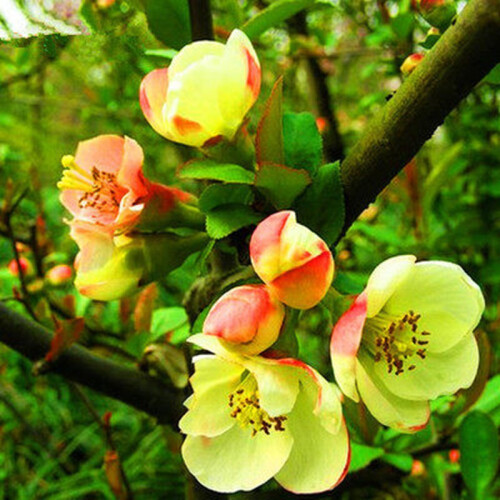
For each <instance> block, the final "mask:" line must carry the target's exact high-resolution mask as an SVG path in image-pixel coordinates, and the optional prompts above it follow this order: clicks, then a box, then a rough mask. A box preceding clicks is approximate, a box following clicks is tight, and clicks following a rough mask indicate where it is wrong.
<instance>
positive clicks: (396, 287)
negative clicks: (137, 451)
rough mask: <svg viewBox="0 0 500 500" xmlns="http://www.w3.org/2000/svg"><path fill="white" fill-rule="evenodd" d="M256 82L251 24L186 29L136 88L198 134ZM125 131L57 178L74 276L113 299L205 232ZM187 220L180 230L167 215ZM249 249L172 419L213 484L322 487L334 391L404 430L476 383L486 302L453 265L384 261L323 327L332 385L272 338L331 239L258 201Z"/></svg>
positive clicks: (222, 131) (153, 106)
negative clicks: (162, 63)
mask: <svg viewBox="0 0 500 500" xmlns="http://www.w3.org/2000/svg"><path fill="white" fill-rule="evenodd" d="M259 89H260V65H259V62H258V59H257V56H256V54H255V52H254V49H253V47H252V45H251V43H250V42H249V40H248V39H247V37H246V36H245V35H244V34H243V33H242V32H240V31H238V30H235V31H234V32H233V33H232V34H231V36H230V38H229V40H228V42H227V44H226V45H223V44H220V43H216V42H208V41H203V42H195V43H193V44H190V45H188V46H186V47H184V48H183V49H182V50H181V51H180V52H179V54H178V55H177V56H176V57H175V58H174V60H173V61H172V64H171V66H170V67H169V68H168V69H159V70H155V71H153V72H151V73H150V74H148V75H147V76H146V77H145V78H144V80H143V82H142V84H141V89H140V103H141V107H142V110H143V112H144V115H145V116H146V118H147V120H148V121H149V123H150V124H151V125H152V127H153V128H154V129H155V130H156V131H157V132H158V133H160V134H161V135H163V136H164V137H166V138H167V139H170V140H173V141H176V142H180V143H183V144H187V145H191V146H195V147H206V146H208V145H211V144H214V142H217V141H219V140H220V139H221V138H226V139H229V140H231V139H233V138H234V136H235V134H236V133H237V131H238V129H239V127H240V126H241V123H242V121H243V118H244V117H245V115H246V113H247V112H248V110H249V109H250V107H251V106H252V105H253V103H254V102H255V100H256V98H257V96H258V93H259ZM142 163H143V152H142V149H141V148H140V146H139V145H138V144H137V143H136V142H135V141H133V140H132V139H130V138H128V137H125V138H122V137H118V136H111V135H106V136H99V137H96V138H94V139H90V140H88V141H84V142H82V143H80V144H79V146H78V149H77V152H76V155H75V157H74V158H73V157H69V156H67V157H64V158H63V165H64V167H65V168H66V170H65V172H64V175H63V179H62V180H61V182H60V183H59V187H60V188H61V189H62V191H63V193H62V195H61V199H62V202H63V204H64V205H65V206H66V207H67V208H68V210H69V211H70V212H71V213H72V215H73V217H74V218H73V220H72V221H71V222H70V226H71V235H72V237H73V238H74V239H75V240H76V242H77V243H78V245H79V247H80V252H79V254H78V256H77V259H76V264H75V267H76V270H77V277H76V286H77V287H78V289H79V290H80V291H81V292H82V293H84V294H86V295H88V296H90V297H92V298H95V299H101V300H111V299H114V298H119V297H122V296H125V295H126V294H128V293H131V292H133V291H134V290H136V289H137V288H138V287H139V286H141V285H144V284H145V283H147V282H148V281H151V280H154V279H156V278H157V277H158V276H161V275H164V274H166V272H168V271H169V270H171V269H172V268H173V267H175V266H177V265H179V264H180V263H181V262H182V261H183V260H184V258H185V257H186V256H187V255H189V254H190V253H192V252H194V251H196V250H198V249H200V248H201V246H202V245H203V244H205V242H206V240H207V236H206V234H205V233H203V232H202V231H200V229H201V228H202V224H203V217H202V216H201V214H200V213H199V212H198V211H197V208H196V200H195V198H194V197H193V196H192V195H191V194H189V193H185V192H183V191H180V190H178V189H175V188H172V187H169V186H164V185H161V184H156V183H153V182H150V181H149V180H147V179H146V178H145V177H144V175H143V173H142ZM179 227H180V228H189V230H190V231H191V232H189V231H188V233H187V236H186V232H185V231H183V232H182V233H181V234H182V236H181V235H179V234H177V233H175V231H169V230H168V229H171V228H179ZM250 257H251V261H252V265H253V268H254V270H255V272H256V274H257V275H258V276H259V277H260V279H261V280H262V282H263V284H259V285H244V286H239V287H236V288H234V289H232V290H230V291H229V292H227V293H226V294H224V295H223V296H222V297H220V298H219V299H218V300H217V302H215V304H214V305H213V306H212V308H211V309H210V311H209V313H208V315H207V317H206V319H205V322H204V325H203V332H202V333H200V334H196V335H194V336H192V337H191V338H190V339H189V341H190V342H191V343H193V344H195V345H197V346H198V347H200V348H202V349H204V350H205V351H209V353H211V354H200V355H197V356H196V357H195V358H194V361H195V373H194V375H193V376H192V377H191V385H192V388H193V395H192V396H191V397H190V398H189V399H188V400H187V401H186V403H185V405H186V407H187V408H188V411H187V413H186V414H185V416H184V417H183V418H182V419H181V421H180V428H181V430H182V432H183V433H185V434H186V435H187V437H186V440H185V442H184V444H183V447H182V454H183V458H184V461H185V463H186V465H187V467H188V469H189V470H190V472H191V473H192V474H193V475H194V476H195V477H196V478H197V479H198V480H199V481H200V482H201V483H202V484H203V485H205V486H206V487H208V488H210V489H212V490H215V491H219V492H234V491H238V490H251V489H254V488H256V487H258V486H259V485H261V484H263V483H264V482H266V481H267V480H268V479H270V478H272V477H274V478H275V479H276V480H277V481H278V483H279V484H281V485H282V486H283V487H284V488H286V489H288V490H290V491H292V492H295V493H314V492H321V491H325V490H328V489H331V488H333V487H334V486H335V485H336V484H338V483H339V482H340V481H341V480H342V478H343V477H344V475H345V474H346V472H347V470H348V467H349V458H350V445H349V437H348V433H347V428H346V424H345V421H344V418H343V415H342V405H341V403H342V395H341V391H342V393H343V394H345V395H346V396H347V397H349V398H351V399H352V400H354V401H360V400H362V401H363V402H364V404H365V405H366V406H367V408H368V409H369V411H370V412H371V413H372V415H373V416H374V417H375V418H376V419H378V420H379V421H380V422H381V423H382V424H384V425H387V426H391V427H394V428H397V429H399V430H401V431H406V432H412V431H415V430H418V429H420V428H422V427H423V426H425V425H426V423H427V422H428V420H429V415H430V410H429V401H430V400H432V399H434V398H436V397H438V396H440V395H446V394H453V393H455V392H456V391H457V390H458V389H460V388H464V387H468V386H470V384H471V383H472V381H473V379H474V377H475V374H476V372H477V368H478V359H479V356H478V347H477V344H476V341H475V339H474V336H473V330H474V328H475V327H476V325H477V324H478V322H479V319H480V317H481V314H482V312H483V310H484V299H483V296H482V294H481V291H480V290H479V288H478V286H477V285H476V284H475V283H474V282H473V281H472V280H471V279H470V278H469V277H468V276H467V275H466V274H465V272H464V271H463V270H462V269H461V268H460V267H459V266H456V265H454V264H450V263H445V262H439V261H434V262H432V261H431V262H420V263H416V262H415V261H416V258H415V257H413V256H411V255H403V256H398V257H393V258H391V259H389V260H387V261H385V262H383V263H382V264H380V265H379V266H378V267H377V268H376V269H375V270H374V271H373V273H372V275H371V276H370V278H369V280H368V284H367V286H366V289H365V290H364V292H363V293H361V294H360V295H359V296H358V297H357V298H356V299H355V300H354V302H353V304H352V306H351V308H350V309H349V310H347V311H346V312H345V313H344V314H343V315H342V316H341V318H340V319H339V321H338V322H337V323H336V325H335V326H333V331H332V337H331V360H332V366H333V371H334V374H335V378H336V381H337V383H338V385H339V386H340V390H339V389H338V388H337V386H336V385H334V384H332V383H329V382H328V381H327V380H325V379H324V378H323V377H322V376H321V375H320V374H319V373H318V372H317V371H316V370H315V369H314V368H312V367H310V366H308V365H306V364H305V363H303V362H302V361H300V360H298V359H293V358H291V357H286V355H283V353H280V352H279V350H276V349H274V350H273V344H275V342H276V341H277V340H278V339H279V337H280V335H282V334H283V332H284V331H286V328H287V327H286V324H287V322H286V318H287V314H291V313H290V311H293V310H304V309H309V308H312V307H314V306H316V305H317V304H318V303H319V302H320V301H321V300H322V299H323V297H324V296H325V294H326V293H327V291H328V290H329V288H330V286H331V283H332V278H333V272H334V260H333V257H332V254H331V252H330V250H329V249H328V246H327V245H326V244H325V242H324V241H323V240H322V239H321V238H320V237H319V236H318V235H316V234H315V233H313V232H312V231H311V230H309V229H308V228H306V227H304V226H303V225H300V224H298V223H297V221H296V217H295V214H294V212H291V211H283V212H278V213H276V214H273V215H271V216H269V217H268V218H267V219H265V220H264V221H262V222H261V223H260V224H259V225H258V226H257V228H256V229H255V231H254V233H253V235H252V237H251V240H250Z"/></svg>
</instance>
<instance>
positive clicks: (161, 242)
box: [71, 221, 208, 301]
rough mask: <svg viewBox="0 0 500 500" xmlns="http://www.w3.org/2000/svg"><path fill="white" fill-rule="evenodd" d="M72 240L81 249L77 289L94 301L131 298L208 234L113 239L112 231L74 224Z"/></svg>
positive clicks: (196, 248)
mask: <svg viewBox="0 0 500 500" xmlns="http://www.w3.org/2000/svg"><path fill="white" fill-rule="evenodd" d="M71 237H72V238H73V239H74V240H75V241H76V243H77V244H78V246H79V247H80V252H79V254H78V255H77V256H76V259H75V269H76V273H77V274H76V279H75V286H76V288H77V289H78V291H79V292H80V293H81V294H82V295H86V296H87V297H90V298H91V299H94V300H104V301H108V300H114V299H119V298H122V297H126V296H128V295H131V294H132V293H134V292H136V291H138V290H139V288H141V287H142V286H144V285H147V284H148V283H150V282H152V281H154V280H156V279H159V278H161V277H163V276H165V275H166V274H168V273H169V272H171V271H173V270H174V269H175V268H177V267H179V266H180V265H181V264H182V263H183V262H184V260H185V259H186V258H187V257H188V256H189V255H191V254H192V253H194V252H197V251H199V250H201V249H202V248H203V247H204V246H205V245H206V243H207V242H208V236H206V235H205V234H202V233H200V234H195V235H193V236H187V237H181V236H178V235H175V234H170V233H159V234H149V235H137V236H136V235H134V236H124V235H122V236H115V237H114V236H113V234H112V232H111V231H110V230H109V228H106V227H102V226H98V225H94V224H89V223H85V222H82V221H73V222H72V224H71Z"/></svg>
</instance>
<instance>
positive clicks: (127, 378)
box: [0, 303, 184, 426]
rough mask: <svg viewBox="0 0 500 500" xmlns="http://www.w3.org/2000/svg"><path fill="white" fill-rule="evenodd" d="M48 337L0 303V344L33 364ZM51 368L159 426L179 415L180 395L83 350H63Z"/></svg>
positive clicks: (43, 351) (46, 346)
mask: <svg viewBox="0 0 500 500" xmlns="http://www.w3.org/2000/svg"><path fill="white" fill-rule="evenodd" d="M51 338H52V335H51V334H50V333H49V332H48V331H47V330H46V329H45V328H44V327H43V326H41V325H38V324H37V323H34V322H32V321H30V320H28V319H26V318H25V317H23V316H21V315H20V314H18V313H16V312H14V311H12V310H10V309H9V308H7V307H6V306H5V305H4V304H1V303H0V342H2V343H4V344H6V345H8V346H9V347H11V348H12V349H14V350H16V351H18V352H19V353H21V354H22V355H23V356H26V357H27V358H29V359H31V360H32V361H36V360H39V359H41V358H43V357H44V356H45V354H46V353H47V352H48V350H49V348H50V342H51ZM51 369H52V370H51V371H52V372H54V373H57V374H59V375H62V376H63V377H65V378H67V379H68V380H72V381H73V382H77V383H79V384H83V385H85V386H87V387H89V388H90V389H93V390H95V391H98V392H101V393H102V394H105V395H106V396H109V397H111V398H114V399H118V400H120V401H122V402H124V403H126V404H128V405H130V406H133V407H134V408H137V409H138V410H142V411H144V412H146V413H148V414H149V415H152V416H153V417H156V418H157V419H158V421H159V422H160V423H163V424H171V425H173V426H176V425H177V422H178V421H179V418H180V416H181V415H182V412H183V411H182V400H183V399H184V396H183V394H182V393H181V392H177V391H174V390H173V389H171V388H170V387H168V386H167V385H165V384H163V383H162V382H160V381H159V380H158V379H156V378H154V377H151V376H149V375H146V374H145V373H142V372H140V371H138V370H135V369H133V368H130V367H127V366H122V365H120V364H118V363H115V362H112V361H108V360H107V359H104V358H100V357H98V356H95V355H94V354H91V353H90V352H88V351H87V350H86V349H85V348H83V347H80V346H77V345H74V346H72V347H70V348H69V349H67V350H66V351H64V352H63V353H62V354H61V356H60V357H59V358H58V359H57V361H54V362H53V363H52V364H51Z"/></svg>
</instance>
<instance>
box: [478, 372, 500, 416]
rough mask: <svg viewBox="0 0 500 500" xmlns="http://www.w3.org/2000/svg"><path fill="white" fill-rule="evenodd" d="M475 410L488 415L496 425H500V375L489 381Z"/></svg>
mask: <svg viewBox="0 0 500 500" xmlns="http://www.w3.org/2000/svg"><path fill="white" fill-rule="evenodd" d="M474 408H475V409H476V410H481V411H484V412H486V413H488V414H489V415H490V416H491V417H492V418H493V420H494V422H495V424H496V425H500V375H495V376H494V377H493V378H492V379H490V380H488V383H487V384H486V387H485V389H484V392H483V394H482V395H481V397H480V398H479V401H478V402H477V403H476V405H475V407H474Z"/></svg>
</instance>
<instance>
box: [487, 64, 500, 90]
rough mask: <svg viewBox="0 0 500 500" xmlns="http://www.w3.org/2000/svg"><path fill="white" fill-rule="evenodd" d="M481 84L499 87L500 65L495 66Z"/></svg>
mask: <svg viewBox="0 0 500 500" xmlns="http://www.w3.org/2000/svg"><path fill="white" fill-rule="evenodd" d="M483 82H486V83H490V84H492V85H500V64H497V65H496V66H495V67H494V68H493V69H492V70H491V71H490V72H489V73H488V74H487V75H486V76H485V77H484V78H483Z"/></svg>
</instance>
